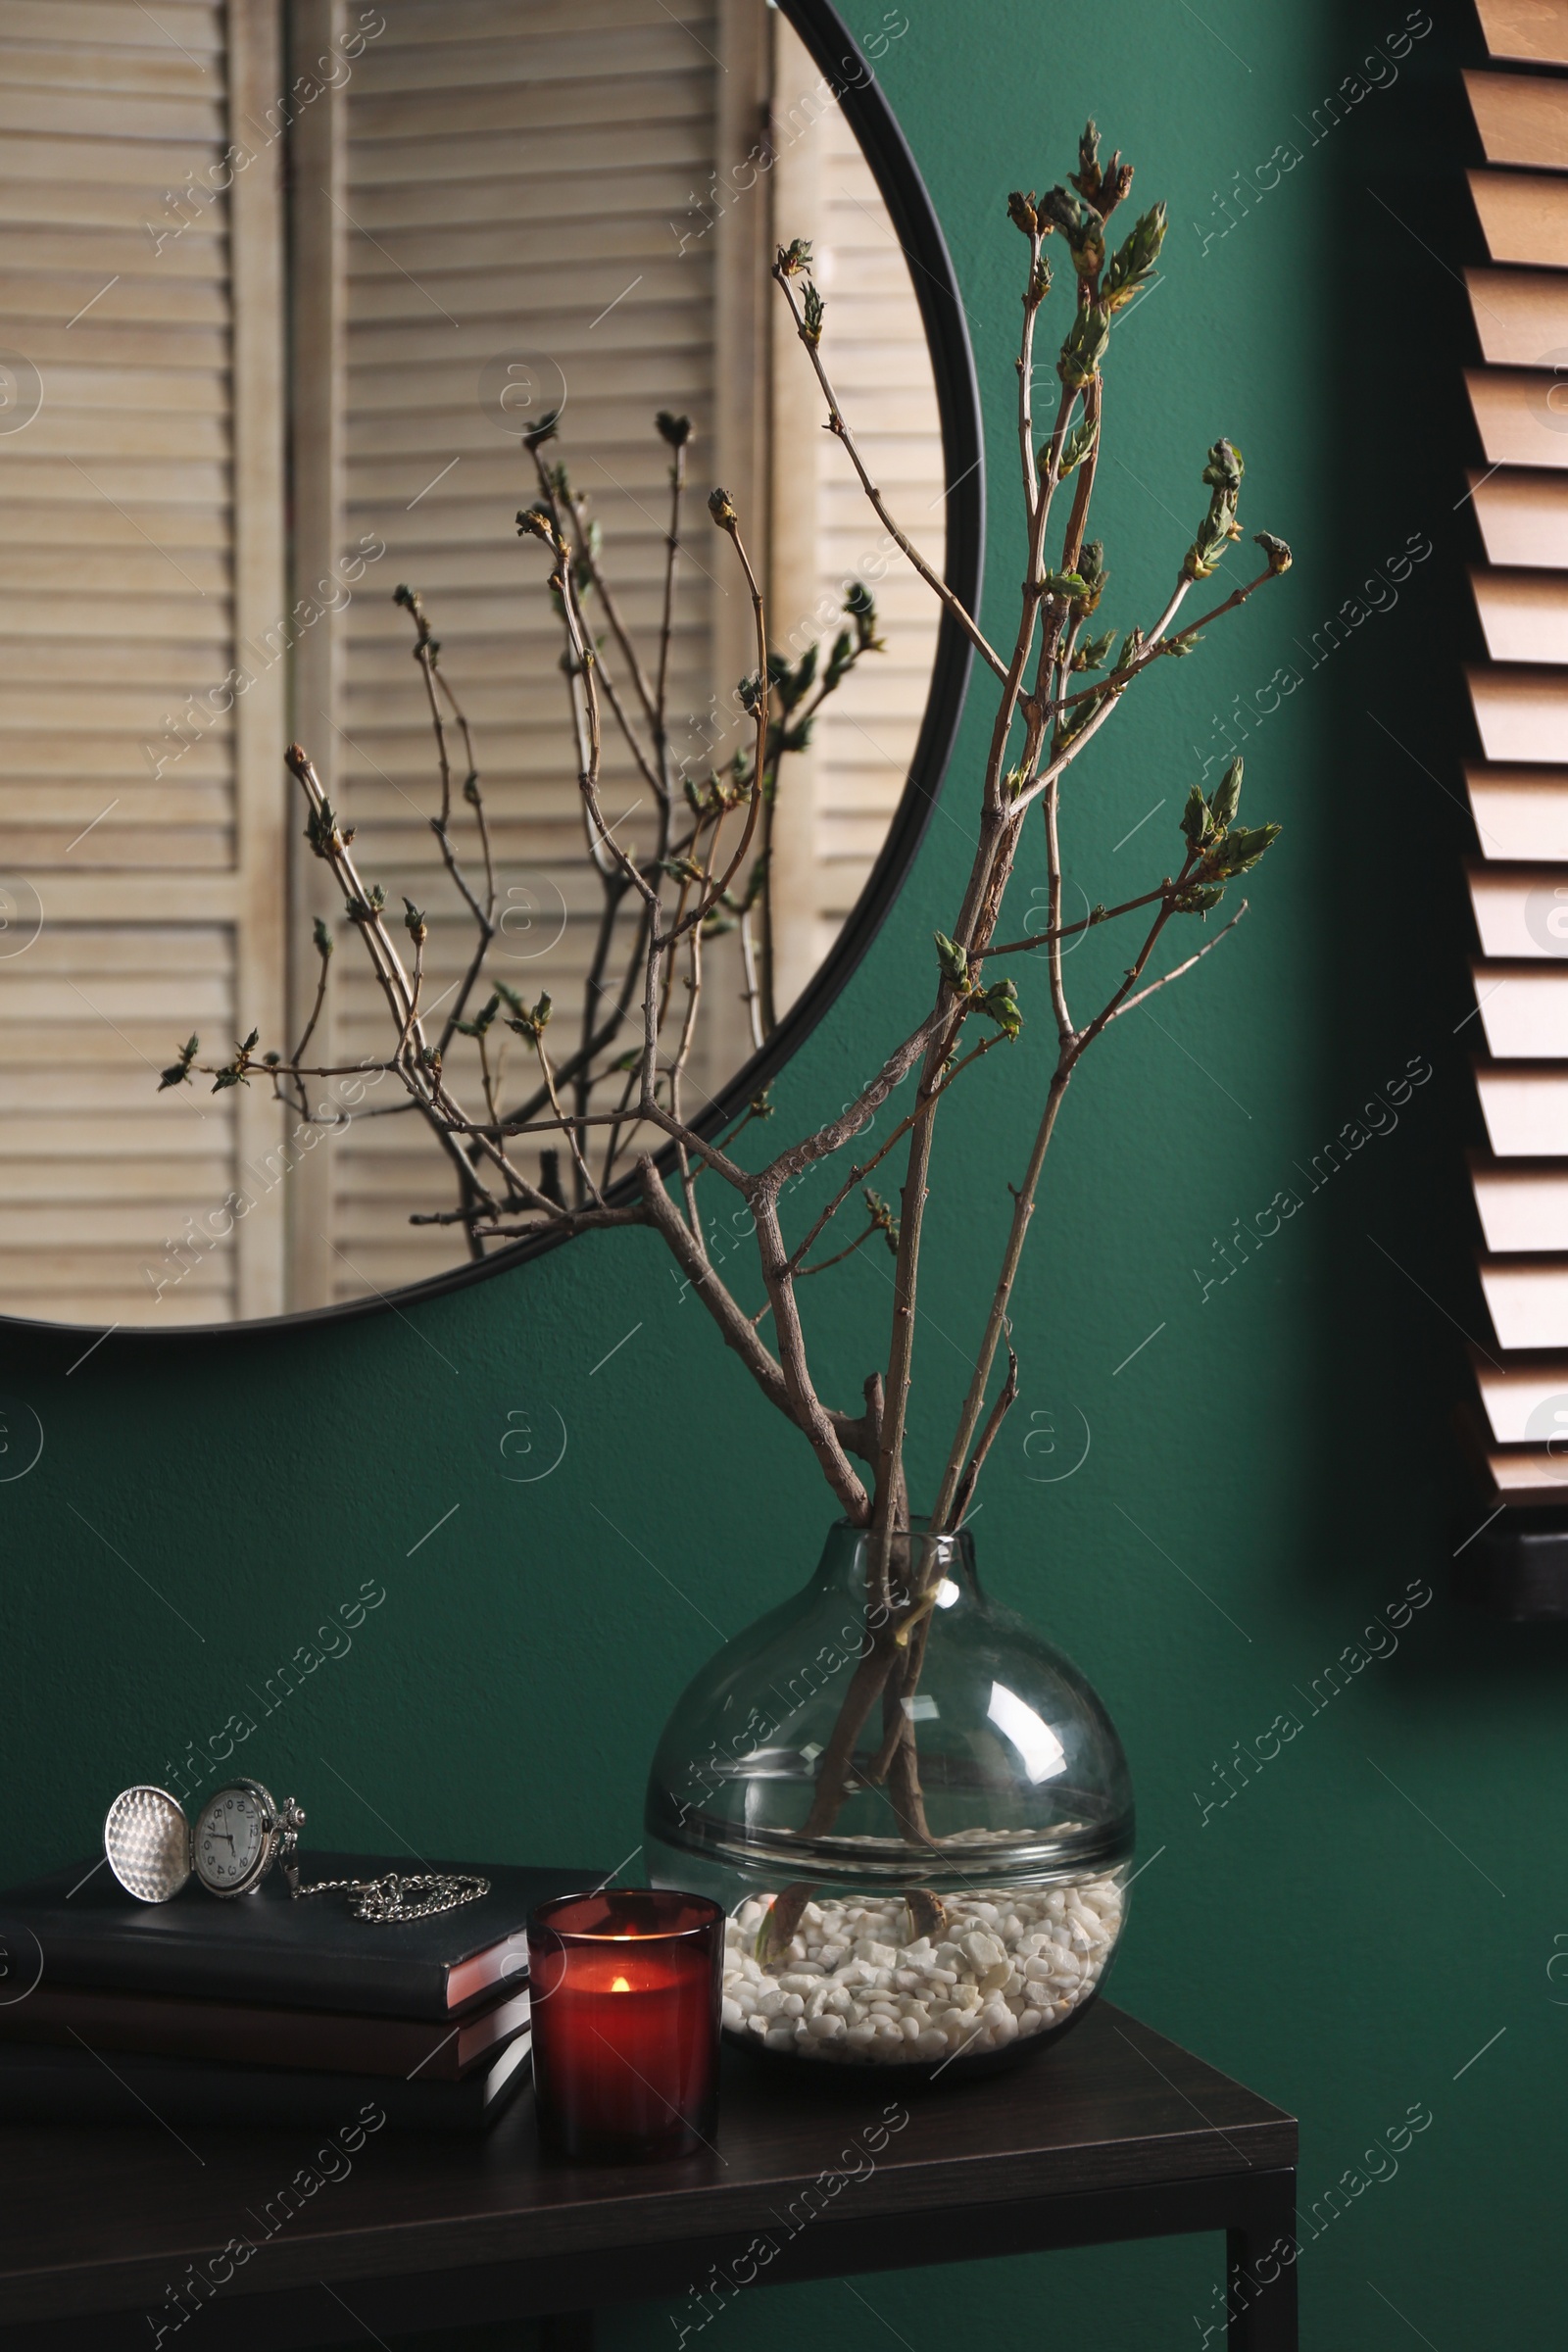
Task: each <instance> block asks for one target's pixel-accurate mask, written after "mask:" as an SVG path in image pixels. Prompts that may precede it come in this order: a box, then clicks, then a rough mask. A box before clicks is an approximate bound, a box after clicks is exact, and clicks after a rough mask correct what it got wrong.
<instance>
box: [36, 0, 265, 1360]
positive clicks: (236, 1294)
mask: <svg viewBox="0 0 1568 2352" xmlns="http://www.w3.org/2000/svg"><path fill="white" fill-rule="evenodd" d="M227 18H228V12H227V11H226V10H225V9H224V8H223V7H221V6H215V5H207V4H203V0H168V4H167V5H165V4H164V0H160V6H159V8H158V9H157V11H156V12H155V13H154V14H152V15H150V14H149V13H148V12H147V11H146V10H145V9H142V8H139V7H137V6H136V5H135V0H50V4H49V5H47V6H46V5H42V4H41V0H32V4H30V5H29V4H27V0H5V4H4V5H0V218H3V221H4V258H3V261H0V310H3V320H4V323H3V326H0V341H3V342H4V344H5V345H6V346H8V353H7V356H6V358H5V360H4V362H3V368H4V373H3V376H0V389H3V391H4V395H5V399H6V403H7V409H9V414H8V413H7V409H0V526H3V531H4V538H5V543H6V578H5V583H4V587H3V589H0V625H3V635H4V644H5V649H6V653H5V661H4V665H3V668H0V720H3V724H4V729H5V751H6V760H5V775H4V780H3V781H0V823H3V840H4V851H3V858H4V871H5V888H6V898H5V902H4V904H3V906H0V913H3V915H4V918H5V921H6V925H7V927H6V929H5V930H4V931H0V1106H3V1108H4V1112H5V1117H4V1120H3V1122H0V1299H3V1301H4V1305H5V1310H6V1312H7V1313H10V1314H19V1315H32V1316H39V1317H50V1318H58V1319H61V1320H65V1321H72V1322H90V1321H101V1322H104V1323H120V1322H124V1323H130V1322H145V1321H166V1322H176V1321H177V1322H182V1323H183V1322H191V1321H208V1320H223V1319H226V1318H228V1317H229V1316H232V1315H234V1314H236V1313H247V1314H259V1313H266V1312H269V1311H273V1310H275V1309H276V1308H278V1307H280V1306H281V1305H282V1303H283V1297H282V1282H281V1277H282V1260H281V1250H280V1236H281V1230H282V1216H281V1196H282V1189H283V1188H282V1185H281V1183H280V1182H278V1181H277V1180H276V1178H275V1175H274V1176H273V1177H272V1180H271V1181H269V1165H268V1155H269V1153H270V1152H273V1151H274V1148H275V1145H276V1142H277V1137H278V1122H277V1117H276V1113H275V1111H273V1110H272V1109H271V1108H270V1104H269V1103H268V1101H267V1099H266V1097H267V1090H266V1089H257V1090H254V1091H253V1092H250V1093H248V1092H247V1090H245V1089H242V1088H241V1089H236V1090H233V1091H232V1092H230V1093H228V1094H225V1095H223V1096H222V1097H220V1098H216V1099H215V1098H214V1097H212V1096H210V1095H208V1094H207V1093H206V1092H205V1090H203V1091H202V1092H201V1093H200V1094H196V1093H194V1092H193V1091H192V1090H189V1089H182V1090H180V1093H179V1094H178V1096H175V1095H172V1094H166V1095H164V1096H163V1097H162V1098H161V1099H160V1098H159V1097H158V1096H157V1094H156V1093H155V1088H156V1084H157V1074H158V1072H159V1071H160V1069H162V1068H163V1067H164V1066H165V1065H166V1064H167V1063H168V1062H169V1061H170V1060H171V1059H172V1049H173V1047H174V1046H175V1044H176V1041H177V1040H179V1039H181V1038H183V1037H184V1036H185V1035H186V1034H187V1033H188V1032H189V1031H190V1030H192V1029H195V1030H196V1031H198V1032H199V1034H200V1036H201V1041H202V1049H203V1053H204V1054H206V1053H208V1052H210V1051H212V1050H213V1049H215V1048H216V1049H219V1050H220V1052H221V1053H226V1052H227V1051H228V1050H229V1047H230V1043H231V1041H232V1040H233V1039H234V1037H235V1036H236V1034H237V1033H238V1024H239V1023H240V1022H241V1021H245V1022H247V1023H250V1022H254V1023H257V1024H259V1025H260V1026H261V1027H262V1028H263V1029H264V1030H265V1031H266V1032H267V1033H268V1036H269V1037H270V1038H273V1037H275V1036H276V1034H277V1031H278V1027H279V1024H280V1019H281V1013H282V995H281V970H280V961H279V956H280V943H281V937H282V907H281V902H280V893H279V889H278V885H277V875H278V857H279V831H278V828H279V825H280V822H281V803H280V798H279V795H278V792H277V789H276V783H275V772H276V771H275V757H276V743H277V737H278V730H279V726H280V723H281V713H282V701H281V674H282V673H281V667H280V666H279V665H278V664H277V663H275V662H274V663H272V664H271V665H270V666H268V662H267V654H266V651H265V650H258V649H261V648H263V641H264V640H265V636H266V632H267V630H268V629H269V628H270V626H272V625H273V624H275V623H277V622H279V621H280V620H281V618H282V597H283V581H282V570H281V537H280V532H281V510H280V470H279V467H280V438H279V431H278V416H279V405H278V385H277V369H278V365H279V361H278V343H277V323H278V284H277V229H278V201H277V165H276V159H277V150H276V148H275V146H274V147H272V148H271V149H268V148H267V147H266V146H265V145H264V144H263V142H264V141H265V139H266V136H267V133H266V129H265V128H263V129H261V130H258V129H257V127H256V123H260V122H261V119H262V117H263V115H264V113H265V109H266V106H267V105H268V104H269V103H270V101H271V99H272V97H273V95H274V94H275V90H276V86H277V82H276V75H277V65H276V57H275V46H276V44H275V39H274V38H273V32H274V25H273V19H272V17H271V14H270V11H269V9H268V8H267V7H265V6H250V7H246V8H242V9H237V10H236V22H237V24H238V25H239V27H240V30H239V37H237V38H233V39H231V38H230V34H229V27H228V22H227ZM246 117H252V118H254V120H253V121H252V122H250V123H246V122H245V120H244V119H245V118H246ZM236 139H244V140H249V141H250V143H251V146H252V148H253V149H255V150H257V152H256V153H255V156H254V160H253V161H252V162H251V164H250V165H249V167H248V169H246V170H243V171H241V172H237V173H234V172H230V170H229V169H228V168H227V167H225V165H224V161H223V159H224V156H225V151H226V150H227V149H229V148H230V146H231V143H232V142H233V141H234V140H236ZM230 177H232V179H233V185H232V187H231V188H226V187H225V184H224V183H225V181H226V180H227V179H228V178H230ZM236 294H239V295H241V296H242V297H243V299H244V301H245V304H246V319H247V323H246V326H245V327H244V329H243V330H240V331H236V327H235V323H234V315H235V299H236ZM19 363H20V364H19ZM28 368H35V369H36V370H37V376H38V380H39V381H40V382H41V387H42V406H41V409H40V410H39V411H38V413H37V414H36V416H34V417H31V420H30V421H26V420H25V412H26V410H27V408H28V406H29V400H28V383H29V380H30V379H29V377H28V372H27V370H28ZM19 403H20V405H18V404H19ZM247 638H251V639H253V640H254V641H255V643H254V645H253V646H252V648H251V649H250V650H248V651H247V650H245V649H244V646H243V641H244V640H245V639H247ZM241 667H245V668H247V674H249V672H250V671H254V672H255V673H256V675H255V677H254V682H253V683H252V685H251V687H250V690H249V692H248V693H247V695H246V696H245V697H244V698H243V699H241V700H236V698H235V696H234V694H233V691H232V677H231V673H232V672H233V671H234V670H235V669H236V668H241ZM225 703H226V704H228V705H231V706H232V707H231V708H225V707H224V706H225ZM36 910H41V928H40V929H38V930H37V935H36V937H31V936H30V935H31V932H32V930H33V915H34V912H35V911H36ZM274 1165H275V1163H274ZM235 1194H238V1195H240V1196H241V1197H242V1198H243V1199H244V1200H246V1201H250V1202H251V1203H252V1205H251V1206H250V1208H249V1211H248V1213H245V1214H243V1215H239V1216H236V1214H235V1208H236V1205H237V1204H236V1203H235V1202H234V1201H231V1199H230V1196H231V1195H235ZM225 1204H227V1205H225Z"/></svg>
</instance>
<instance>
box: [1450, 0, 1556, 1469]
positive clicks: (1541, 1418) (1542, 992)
mask: <svg viewBox="0 0 1568 2352" xmlns="http://www.w3.org/2000/svg"><path fill="white" fill-rule="evenodd" d="M1481 14H1482V19H1483V24H1484V26H1485V29H1486V32H1487V34H1488V39H1489V45H1490V47H1491V51H1492V54H1493V55H1494V56H1495V57H1497V58H1500V59H1507V60H1518V61H1521V62H1526V63H1531V64H1535V65H1538V66H1546V67H1553V66H1565V65H1568V5H1563V4H1560V0H1534V4H1533V5H1531V6H1530V7H1528V8H1527V7H1524V6H1521V5H1520V4H1519V0H1482V8H1481ZM1466 81H1467V86H1468V89H1469V93H1470V99H1471V104H1472V107H1473V110H1474V113H1475V118H1476V122H1477V123H1478V125H1479V127H1480V130H1481V135H1482V142H1483V146H1484V150H1485V153H1486V156H1487V158H1488V162H1487V166H1486V168H1485V169H1483V170H1480V171H1477V172H1472V173H1471V175H1470V181H1471V188H1472V191H1473V193H1474V197H1475V203H1476V210H1477V214H1478V216H1479V218H1480V221H1481V225H1482V229H1483V233H1484V235H1485V237H1486V241H1487V249H1488V252H1489V254H1490V256H1491V258H1492V261H1493V263H1494V264H1495V265H1496V266H1495V267H1493V268H1490V269H1484V270H1470V271H1469V272H1468V273H1467V277H1468V286H1469V293H1470V301H1471V308H1472V312H1473V314H1474V318H1475V322H1476V330H1477V335H1478V338H1479V342H1480V346H1481V351H1482V356H1483V363H1484V364H1483V365H1482V366H1481V367H1480V368H1474V369H1472V370H1471V371H1470V373H1469V375H1468V378H1467V383H1468V389H1469V394H1470V400H1471V405H1472V408H1473V410H1474V413H1475V417H1476V421H1477V425H1478V428H1479V432H1480V438H1481V444H1482V449H1483V453H1484V456H1485V459H1486V466H1487V470H1485V471H1480V470H1478V471H1477V472H1475V473H1473V474H1472V475H1471V477H1470V487H1471V491H1472V494H1473V502H1474V506H1475V512H1476V517H1477V522H1478V525H1479V529H1480V534H1481V540H1482V546H1483V550H1484V553H1485V556H1486V562H1485V564H1481V565H1478V566H1477V567H1476V568H1475V570H1474V571H1473V573H1472V585H1473V588H1474V593H1475V601H1476V609H1477V612H1478V614H1479V616H1480V621H1481V627H1482V633H1483V637H1484V640H1485V645H1486V651H1487V655H1488V657H1489V659H1488V661H1487V662H1486V663H1485V664H1482V665H1478V666H1477V667H1476V668H1474V669H1473V670H1472V671H1471V673H1470V677H1469V686H1470V695H1471V702H1472V705H1473V708H1474V711H1475V718H1476V726H1477V731H1478V734H1479V737H1480V743H1481V750H1482V762H1481V763H1479V764H1477V765H1475V766H1472V767H1471V768H1470V769H1469V770H1468V774H1467V781H1468V785H1469V792H1470V801H1471V806H1472V809H1473V811H1474V815H1475V822H1476V830H1477V835H1478V838H1479V842H1480V849H1481V856H1480V858H1477V859H1474V860H1472V862H1471V864H1470V866H1469V869H1468V874H1469V886H1470V896H1471V903H1472V906H1473V908H1474V913H1475V921H1476V929H1477V933H1478V936H1479V941H1480V948H1481V953H1480V956H1479V957H1478V959H1477V960H1476V962H1475V965H1474V980H1475V993H1476V1004H1477V1012H1478V1016H1479V1026H1480V1028H1481V1031H1482V1034H1483V1038H1484V1043H1485V1052H1484V1054H1482V1055H1481V1056H1479V1057H1478V1060H1477V1064H1476V1083H1477V1088H1478V1091H1479V1094H1480V1100H1481V1107H1482V1112H1483V1116H1484V1119H1485V1122H1486V1130H1487V1138H1488V1143H1489V1146H1490V1149H1489V1150H1488V1151H1487V1152H1481V1153H1476V1154H1474V1155H1473V1156H1472V1165H1471V1177H1472V1184H1473V1188H1474V1193H1475V1201H1476V1208H1477V1213H1478V1216H1479V1219H1480V1225H1481V1232H1482V1241H1483V1247H1482V1254H1481V1260H1480V1270H1481V1282H1482V1288H1483V1291H1484V1293H1485V1296H1486V1301H1487V1307H1488V1310H1489V1312H1490V1314H1491V1318H1492V1324H1493V1330H1494V1334H1495V1342H1496V1347H1495V1349H1494V1350H1488V1351H1481V1350H1478V1351H1476V1354H1475V1366H1476V1374H1477V1381H1478V1385H1479V1388H1480V1392H1481V1398H1482V1403H1483V1407H1484V1410H1485V1415H1486V1422H1487V1431H1488V1435H1487V1437H1486V1438H1485V1440H1484V1441H1483V1450H1484V1452H1485V1455H1486V1462H1487V1467H1488V1471H1489V1474H1490V1479H1491V1483H1492V1487H1493V1490H1494V1499H1495V1502H1496V1503H1497V1504H1498V1505H1499V1506H1500V1505H1501V1504H1502V1503H1505V1502H1511V1503H1526V1504H1528V1503H1532V1502H1542V1501H1553V1502H1561V1501H1562V1500H1564V1499H1565V1498H1568V76H1565V75H1563V74H1560V73H1549V72H1548V73H1501V72H1495V71H1492V72H1482V73H1471V74H1468V75H1467V76H1466ZM1517 167H1524V169H1518V168H1517Z"/></svg>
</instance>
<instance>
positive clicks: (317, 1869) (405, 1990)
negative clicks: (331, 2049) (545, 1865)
mask: <svg viewBox="0 0 1568 2352" xmlns="http://www.w3.org/2000/svg"><path fill="white" fill-rule="evenodd" d="M298 1859H299V1868H300V1877H301V1880H302V1882H303V1883H304V1884H306V1885H309V1884H310V1883H311V1882H312V1881H313V1880H317V1879H373V1878H380V1877H382V1876H383V1875H384V1874H385V1873H386V1872H387V1871H393V1870H395V1871H398V1872H400V1873H405V1872H408V1871H410V1870H411V1869H412V1870H415V1871H419V1872H424V1871H431V1870H442V1869H446V1870H453V1869H466V1870H472V1869H478V1870H479V1871H480V1872H481V1874H482V1876H483V1877H485V1878H487V1879H488V1880H489V1882H490V1891H489V1893H488V1894H487V1895H484V1896H482V1897H481V1898H480V1900H479V1901H478V1902H474V1903H465V1904H464V1905H463V1906H462V1908H461V1909H459V1910H456V1911H445V1912H441V1913H438V1914H437V1915H436V1916H435V1917H434V1918H431V1919H415V1920H405V1921H402V1922H399V1923H395V1924H394V1923H387V1924H384V1925H382V1924H377V1923H373V1922H370V1921H368V1920H362V1919H356V1918H355V1917H354V1915H353V1914H352V1912H351V1911H350V1910H349V1908H348V1904H347V1901H346V1899H345V1897H344V1896H343V1895H341V1894H318V1895H312V1896H310V1897H308V1898H306V1897H302V1898H301V1899H300V1900H299V1901H294V1900H291V1898H290V1895H289V1890H288V1887H287V1885H286V1883H285V1881H284V1878H283V1874H282V1872H281V1871H280V1870H275V1869H274V1870H271V1871H270V1872H269V1873H268V1875H267V1877H266V1878H265V1879H264V1880H263V1881H262V1883H261V1885H260V1887H257V1888H256V1890H255V1892H254V1893H252V1894H242V1895H237V1896H235V1897H234V1898H233V1900H232V1901H228V1902H225V1901H222V1900H221V1899H220V1898H219V1897H218V1896H216V1895H212V1894H209V1893H208V1892H207V1889H206V1888H205V1887H201V1886H198V1884H197V1883H196V1881H195V1880H194V1879H192V1880H190V1881H189V1882H188V1883H187V1885H186V1886H184V1887H182V1888H181V1889H180V1891H179V1893H178V1894H176V1895H175V1896H174V1897H173V1898H172V1901H170V1902H167V1903H139V1902H137V1900H136V1898H135V1896H134V1895H130V1894H127V1893H126V1892H125V1890H124V1888H123V1887H122V1886H120V1885H119V1883H118V1881H117V1880H115V1879H114V1878H113V1877H112V1876H111V1874H110V1870H109V1865H108V1864H107V1862H101V1863H97V1864H94V1863H92V1862H78V1863H76V1864H75V1865H73V1868H71V1869H69V1870H57V1871H51V1872H50V1873H49V1875H48V1876H47V1877H46V1878H41V1879H35V1880H32V1881H31V1882H29V1883H28V1884H27V1885H26V1886H23V1887H12V1888H11V1889H10V1890H9V1891H8V1892H7V1893H5V1894H0V1943H3V1944H4V1945H5V1947H6V1949H7V1951H8V1953H9V1955H10V1957H9V1959H8V1961H7V1963H6V1965H7V1967H8V1969H9V1971H10V1974H11V1976H12V1978H13V1979H17V1978H20V1977H21V1976H22V1975H23V1974H24V1973H25V1970H26V1969H27V1967H28V1965H29V1957H30V1964H31V1965H32V1966H34V1967H36V1968H38V1970H39V1972H40V1977H41V1980H42V1981H43V1982H45V1983H47V1984H49V1985H95V1986H98V1987H100V1988H102V1987H107V1986H114V1987H116V1988H117V1989H120V1990H123V1991H127V1992H132V1991H134V1992H163V1993H190V1994H194V1995H196V1996H197V1997H199V1998H201V1999H205V2000H215V2001H241V2002H256V2003H260V2004H263V2005H265V2006H267V2007H270V2008H280V2009H336V2010H347V2011H349V2012H351V2013H352V2014H354V2015H356V2016H360V2017H400V2018H437V2017H447V2018H450V2016H451V2015H452V2014H453V2013H454V2012H455V2011H458V2010H461V2009H463V2008H465V2007H466V2005H467V2004H468V2003H470V2002H473V2001H476V2000H478V1999H479V1998H480V1996H481V1995H483V1994H484V1993H486V1992H489V1991H492V1990H493V1989H494V1988H495V1987H497V1986H498V1985H508V1984H511V1985H517V1984H519V1983H521V1982H522V1981H523V1980H525V1979H526V1976H527V1971H528V1943H527V1936H526V1924H527V1918H528V1914H529V1912H530V1911H532V1910H533V1909H534V1908H535V1907H536V1906H537V1905H538V1904H540V1903H544V1902H549V1901H550V1899H551V1898H552V1896H554V1895H558V1894H575V1893H577V1892H579V1891H580V1890H581V1889H583V1888H585V1887H597V1886H598V1885H599V1884H600V1883H601V1881H602V1878H603V1875H604V1874H603V1873H602V1872H597V1871H585V1870H543V1869H540V1870H535V1869H525V1868H522V1867H520V1866H519V1865H517V1864H515V1863H511V1862H486V1863H481V1864H471V1863H439V1862H429V1863H427V1862H415V1863H412V1864H411V1863H410V1861H409V1859H408V1857H407V1856H398V1857H396V1858H389V1857H388V1856H386V1855H383V1854H339V1853H315V1852H312V1853H303V1854H301V1855H300V1856H299V1857H298ZM29 1938H30V1940H29Z"/></svg>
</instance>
